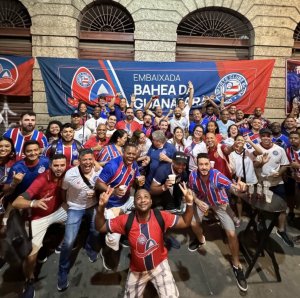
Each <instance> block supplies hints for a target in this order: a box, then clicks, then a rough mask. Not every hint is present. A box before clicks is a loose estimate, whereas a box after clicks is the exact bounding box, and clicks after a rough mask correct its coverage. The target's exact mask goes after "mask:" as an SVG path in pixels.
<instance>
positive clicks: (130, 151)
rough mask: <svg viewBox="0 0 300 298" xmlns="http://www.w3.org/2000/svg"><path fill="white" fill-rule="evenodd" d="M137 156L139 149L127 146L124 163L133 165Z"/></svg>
mask: <svg viewBox="0 0 300 298" xmlns="http://www.w3.org/2000/svg"><path fill="white" fill-rule="evenodd" d="M136 156H137V147H134V146H127V147H126V148H125V150H124V154H123V161H124V163H125V164H126V165H127V166H128V165H132V164H133V162H134V161H135V159H136Z"/></svg>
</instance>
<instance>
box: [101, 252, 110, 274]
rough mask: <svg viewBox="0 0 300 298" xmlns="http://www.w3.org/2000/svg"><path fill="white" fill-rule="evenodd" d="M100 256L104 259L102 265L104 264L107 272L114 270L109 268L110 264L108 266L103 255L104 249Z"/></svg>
mask: <svg viewBox="0 0 300 298" xmlns="http://www.w3.org/2000/svg"><path fill="white" fill-rule="evenodd" d="M100 256H101V258H102V263H103V267H104V268H105V269H106V270H112V268H111V267H110V266H109V264H107V262H106V260H105V258H104V255H103V248H101V250H100Z"/></svg>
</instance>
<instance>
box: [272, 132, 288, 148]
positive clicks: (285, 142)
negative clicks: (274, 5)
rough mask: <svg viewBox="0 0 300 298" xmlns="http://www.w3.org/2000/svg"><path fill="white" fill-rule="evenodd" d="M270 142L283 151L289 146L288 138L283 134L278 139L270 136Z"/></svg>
mask: <svg viewBox="0 0 300 298" xmlns="http://www.w3.org/2000/svg"><path fill="white" fill-rule="evenodd" d="M272 142H273V143H274V144H276V145H278V146H280V147H282V148H283V149H284V150H285V149H286V148H287V147H289V146H290V145H291V144H290V140H289V138H288V137H287V136H285V135H283V134H281V135H280V136H279V137H278V138H275V137H274V136H272Z"/></svg>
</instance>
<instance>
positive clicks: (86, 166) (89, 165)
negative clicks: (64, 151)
mask: <svg viewBox="0 0 300 298" xmlns="http://www.w3.org/2000/svg"><path fill="white" fill-rule="evenodd" d="M94 162H95V158H94V154H93V153H87V154H84V155H83V156H80V157H79V166H80V169H81V170H82V172H83V173H84V174H89V173H90V172H91V171H92V169H93V167H94Z"/></svg>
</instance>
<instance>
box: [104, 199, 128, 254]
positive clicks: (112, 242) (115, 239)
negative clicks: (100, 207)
mask: <svg viewBox="0 0 300 298" xmlns="http://www.w3.org/2000/svg"><path fill="white" fill-rule="evenodd" d="M133 205H134V200H133V197H129V198H128V200H127V201H126V203H125V204H124V205H122V206H120V207H118V208H120V209H121V210H122V211H123V213H127V210H128V209H130V208H131V207H132V206H133ZM104 217H105V219H112V218H115V217H116V216H115V215H114V214H113V212H111V211H110V210H109V209H105V211H104ZM120 238H121V234H118V233H107V234H106V236H105V243H106V245H107V246H108V247H110V248H111V249H113V250H115V251H118V250H119V246H120Z"/></svg>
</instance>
